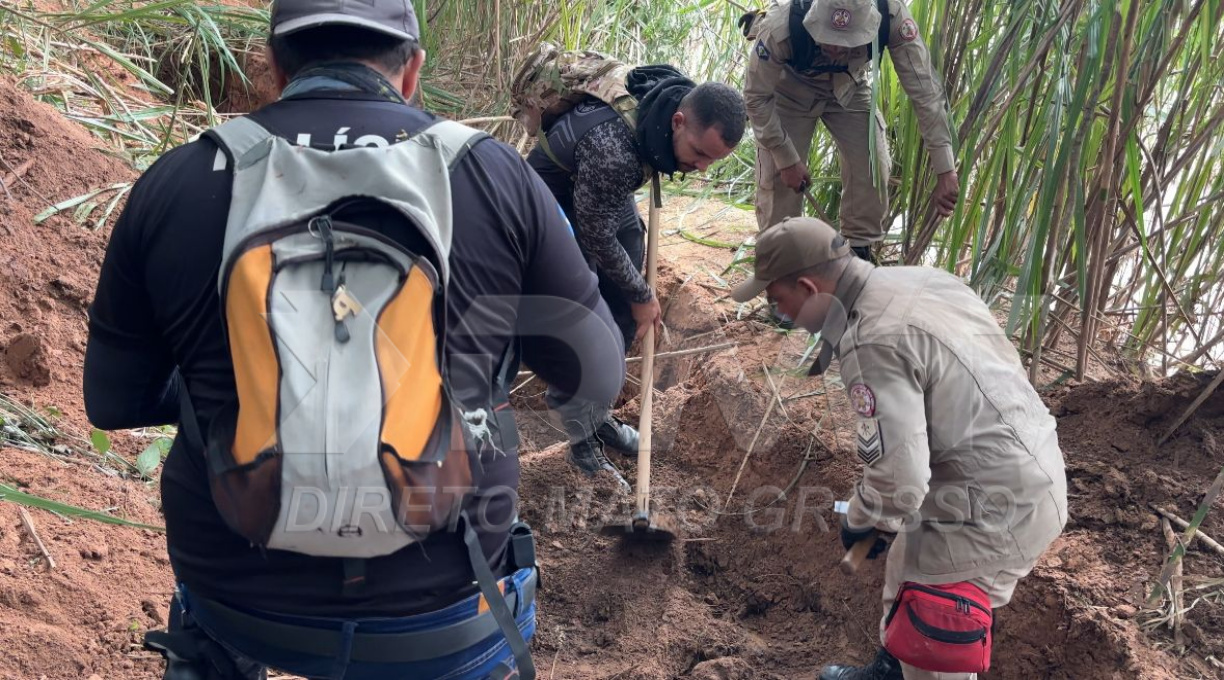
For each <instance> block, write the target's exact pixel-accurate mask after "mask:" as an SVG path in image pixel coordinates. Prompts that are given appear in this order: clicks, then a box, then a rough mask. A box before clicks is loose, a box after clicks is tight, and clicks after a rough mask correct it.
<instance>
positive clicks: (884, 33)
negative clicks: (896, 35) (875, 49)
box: [876, 0, 892, 54]
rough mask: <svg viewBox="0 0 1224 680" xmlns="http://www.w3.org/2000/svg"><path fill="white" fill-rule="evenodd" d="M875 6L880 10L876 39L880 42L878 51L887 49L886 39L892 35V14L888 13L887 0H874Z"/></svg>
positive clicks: (881, 51)
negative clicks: (878, 29)
mask: <svg viewBox="0 0 1224 680" xmlns="http://www.w3.org/2000/svg"><path fill="white" fill-rule="evenodd" d="M876 8H877V9H879V10H880V31H879V33H878V34H877V36H876V40H877V41H878V42H879V43H880V53H881V54H883V53H884V50H886V49H888V39H889V37H890V36H891V35H892V16H890V15H889V13H888V0H876Z"/></svg>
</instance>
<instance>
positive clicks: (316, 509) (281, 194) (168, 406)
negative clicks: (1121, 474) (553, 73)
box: [85, 0, 624, 680]
mask: <svg viewBox="0 0 1224 680" xmlns="http://www.w3.org/2000/svg"><path fill="white" fill-rule="evenodd" d="M418 37H419V31H418V24H417V20H416V17H415V16H414V15H413V10H412V4H411V3H405V2H401V1H399V0H366V1H365V2H360V3H357V2H341V1H340V0H277V2H275V3H274V4H273V6H272V26H271V35H270V39H269V57H270V61H271V63H272V65H273V70H274V73H275V74H276V76H277V78H278V80H279V84H280V86H281V87H282V89H283V93H282V96H281V99H280V100H279V101H277V102H276V103H273V104H271V105H269V106H267V107H265V108H263V109H261V110H259V111H257V112H255V113H253V114H251V115H250V116H246V117H242V118H239V119H236V120H234V121H231V122H229V123H227V124H225V125H222V126H220V127H218V128H216V129H214V130H211V131H209V132H208V133H206V134H205V135H204V136H203V137H202V138H201V139H200V140H198V141H196V142H193V143H190V144H187V145H184V146H182V147H180V148H178V149H175V150H173V151H171V152H169V153H167V154H166V155H165V156H164V157H162V158H161V159H160V160H159V161H158V162H157V163H156V164H154V166H153V167H152V168H150V169H149V171H148V172H146V173H145V175H144V176H143V177H142V178H141V179H140V180H139V181H138V182H137V184H136V186H135V187H134V188H133V191H132V193H131V197H130V199H129V202H128V204H127V207H126V209H125V210H124V213H123V215H122V217H121V218H120V220H119V221H118V222H117V224H116V226H115V229H114V232H113V233H112V235H111V242H110V245H109V247H108V249H107V255H106V260H105V262H104V264H103V267H102V273H101V276H100V280H99V282H98V289H97V293H96V296H95V300H94V303H93V305H92V307H91V309H90V338H89V344H88V349H87V352H86V361H85V401H86V409H87V412H88V414H89V417H90V420H91V421H92V422H93V423H94V424H95V425H96V426H98V427H100V428H103V429H119V428H132V427H142V426H152V425H161V424H166V423H179V425H180V427H179V435H178V437H176V440H175V444H174V447H173V448H172V450H171V452H170V455H169V457H168V458H167V460H166V464H165V468H164V472H163V475H162V499H163V509H164V512H165V516H166V527H167V544H168V549H169V555H170V561H171V565H172V567H173V569H174V572H175V577H176V580H177V582H178V587H177V588H176V592H175V595H174V598H173V601H172V603H171V617H170V622H169V630H167V631H156V632H151V633H149V634H148V636H147V637H146V645H147V646H148V647H150V648H151V649H155V650H158V651H160V652H162V653H163V654H164V655H165V656H166V658H167V670H166V675H165V678H167V679H168V680H223V679H228V678H239V679H243V680H246V679H248V678H263V677H265V676H266V672H267V669H268V668H270V667H271V668H276V669H279V670H283V671H287V672H289V673H292V674H295V675H300V676H305V677H308V678H340V677H343V678H347V679H349V680H353V679H358V680H360V679H362V678H379V679H384V678H414V679H418V678H419V679H427V678H441V677H446V678H448V679H455V680H484V679H485V678H498V679H499V680H500V679H501V678H507V677H523V678H532V677H534V667H533V665H532V663H531V658H530V654H529V653H528V649H527V640H528V639H530V637H531V635H532V633H533V632H534V629H535V597H534V596H535V589H536V584H537V581H538V575H537V568H536V561H535V557H534V544H533V539H532V535H531V530H530V528H529V527H527V525H526V524H524V523H522V522H519V521H518V520H517V487H518V477H519V468H518V459H517V455H516V454H517V445H518V442H517V435H516V431H515V424H514V415H513V411H512V410H511V409H510V408H509V403H508V395H507V393H506V388H507V383H508V378H509V377H512V376H513V375H515V372H516V369H517V359H516V357H518V356H521V357H522V360H523V361H524V362H525V363H526V364H527V366H528V367H529V368H531V369H532V370H533V371H534V372H535V373H536V374H537V375H539V376H540V377H541V378H543V379H544V380H545V381H546V382H548V383H549V384H550V385H555V386H556V387H557V388H558V389H562V390H565V391H566V392H567V393H570V394H575V395H578V396H580V397H581V398H583V399H589V400H592V401H603V402H605V403H607V402H610V401H611V400H612V399H613V398H614V397H615V395H616V394H618V393H619V390H620V387H621V383H622V381H623V379H624V364H623V359H622V357H623V356H624V346H623V341H622V340H621V338H620V334H619V333H618V332H616V330H615V325H614V322H613V321H612V318H611V315H610V313H609V312H608V309H607V306H606V304H605V303H604V302H603V301H602V299H601V298H600V295H599V290H598V286H597V282H596V278H595V276H594V275H593V274H592V273H591V272H590V271H589V270H588V269H587V267H586V266H585V262H584V260H583V258H582V254H581V253H580V251H579V248H578V246H577V244H575V242H574V239H573V237H572V235H571V233H570V229H569V225H568V224H567V222H566V220H565V218H564V216H563V215H562V214H561V212H560V211H559V210H558V208H557V205H556V202H555V200H554V199H553V198H552V196H551V194H550V193H549V191H548V189H547V187H545V186H544V184H543V183H542V182H541V181H540V179H539V178H538V177H537V176H536V175H535V174H534V173H533V172H531V170H530V168H529V167H528V166H527V165H526V164H525V163H524V162H523V160H522V159H521V158H520V157H519V156H518V155H517V154H516V153H515V152H514V150H513V149H511V148H509V147H507V146H505V145H503V144H500V143H499V142H497V141H495V140H492V139H490V138H489V137H488V136H487V135H484V134H482V133H479V132H478V131H475V130H472V129H470V128H466V127H464V126H461V125H458V124H455V123H450V122H446V121H440V120H438V119H436V118H434V117H433V116H430V115H428V114H425V113H423V112H421V111H419V110H416V109H414V108H412V107H410V106H409V105H408V104H407V102H406V98H408V97H410V96H411V95H412V94H413V92H414V90H415V89H416V86H417V81H418V75H419V73H420V69H421V65H422V63H423V61H424V53H423V52H422V51H421V50H420V49H419V47H418V44H417V41H418Z"/></svg>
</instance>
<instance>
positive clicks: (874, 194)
mask: <svg viewBox="0 0 1224 680" xmlns="http://www.w3.org/2000/svg"><path fill="white" fill-rule="evenodd" d="M774 101H775V106H776V107H777V108H776V110H777V114H778V118H779V120H780V122H781V123H782V129H783V130H785V131H786V135H787V137H789V138H790V140H791V143H792V144H794V146H795V150H796V151H797V152H798V153H799V157H800V158H803V159H804V160H805V161H806V160H807V158H808V154H809V153H810V152H811V148H812V135H814V134H815V132H816V121H817V120H820V121H822V122H823V123H824V125H825V128H827V129H828V130H829V134H831V135H832V136H833V141H834V143H835V144H836V145H837V151H838V161H839V164H840V166H841V180H842V191H841V219H840V227H839V228H840V230H841V233H842V235H843V236H845V237H846V239H847V240H848V241H850V245H853V246H865V245H869V244H872V243H875V242H877V241H880V240H882V239H883V238H884V215H885V213H887V212H888V194H887V191H885V192H883V195H881V192H878V191H876V188H875V186H874V185H873V184H872V180H871V154H870V152H869V149H870V145H869V139H870V138H869V137H868V134H869V131H868V128H867V125H868V121H869V119H870V117H871V92H870V90H869V89H867V88H863V89H861V90H859V92H858V93H857V94H856V95H855V97H854V99H853V101H852V102H851V106H850V108H846V107H843V106H842V105H841V104H840V103H838V101H837V100H836V99H834V98H833V97H832V96H831V94H830V96H828V97H827V98H826V97H822V96H820V94H819V93H818V91H817V89H816V88H813V87H811V86H810V85H806V84H803V83H799V82H797V81H796V80H795V79H794V78H792V77H791V76H790V74H789V73H788V74H787V75H786V76H784V77H783V79H782V82H780V83H779V84H778V90H777V93H776V96H775V98H774ZM876 126H877V128H876V153H877V157H878V158H879V159H880V167H881V168H882V169H883V170H882V172H881V179H882V180H883V181H887V176H888V175H887V173H888V169H889V168H890V167H891V161H890V160H889V154H888V142H887V139H886V138H885V130H884V122H883V118H882V117H880V116H879V115H878V114H877V116H876ZM779 170H780V168H778V167H776V165H775V163H774V159H773V155H772V154H771V153H770V152H769V151H768V150H766V149H762V148H760V147H758V148H757V159H756V180H757V193H756V217H757V229H758V230H759V231H764V230H766V229H768V228H769V227H772V226H773V225H775V224H778V223H780V222H781V221H782V220H784V219H786V218H787V217H798V216H800V215H802V214H803V201H804V200H805V199H804V197H803V194H801V193H798V192H796V191H794V190H793V189H790V188H789V187H787V186H786V185H785V184H783V183H782V179H781V176H780V174H779ZM821 209H822V210H824V211H825V212H826V213H827V212H828V210H827V208H826V207H825V206H821Z"/></svg>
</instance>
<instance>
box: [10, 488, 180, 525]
mask: <svg viewBox="0 0 1224 680" xmlns="http://www.w3.org/2000/svg"><path fill="white" fill-rule="evenodd" d="M0 500H6V501H9V502H11V503H16V504H18V505H24V506H26V507H29V508H38V509H40V510H47V511H50V512H55V513H59V514H61V515H64V516H66V517H80V518H82V519H92V520H94V521H96V522H104V523H106V524H118V525H120V526H125V527H135V528H137V529H148V530H149V531H160V532H165V531H166V528H165V527H158V526H153V525H151V524H141V523H139V522H133V521H131V520H126V519H123V518H121V517H115V516H114V515H108V514H106V513H103V512H96V511H94V510H86V509H85V508H78V507H77V506H75V505H68V504H66V503H60V502H57V501H53V500H50V499H47V498H42V497H40V496H34V495H31V494H28V493H24V492H21V491H18V490H17V489H14V488H13V487H11V486H8V485H7V484H0Z"/></svg>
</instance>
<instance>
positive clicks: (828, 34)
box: [803, 0, 880, 47]
mask: <svg viewBox="0 0 1224 680" xmlns="http://www.w3.org/2000/svg"><path fill="white" fill-rule="evenodd" d="M803 26H804V28H806V29H807V30H808V33H811V34H812V38H813V39H814V40H815V41H816V42H817V43H819V44H821V45H836V46H838V47H859V46H861V45H870V44H871V41H872V40H875V37H876V33H878V32H879V30H880V10H879V9H878V8H877V7H876V0H816V2H814V3H812V8H811V9H809V10H808V13H807V16H805V17H804V18H803Z"/></svg>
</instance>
